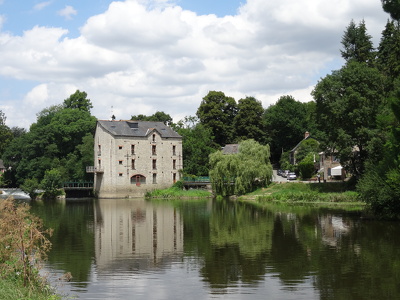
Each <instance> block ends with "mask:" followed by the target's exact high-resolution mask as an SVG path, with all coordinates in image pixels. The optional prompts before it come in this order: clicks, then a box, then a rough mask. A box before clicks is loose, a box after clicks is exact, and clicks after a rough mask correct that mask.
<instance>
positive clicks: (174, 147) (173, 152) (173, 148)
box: [172, 145, 176, 155]
mask: <svg viewBox="0 0 400 300" xmlns="http://www.w3.org/2000/svg"><path fill="white" fill-rule="evenodd" d="M172 155H176V146H175V145H173V146H172Z"/></svg>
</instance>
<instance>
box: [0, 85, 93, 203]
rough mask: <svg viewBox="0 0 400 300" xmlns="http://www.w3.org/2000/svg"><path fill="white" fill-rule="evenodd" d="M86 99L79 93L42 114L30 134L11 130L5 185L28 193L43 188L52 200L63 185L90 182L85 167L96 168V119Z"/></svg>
mask: <svg viewBox="0 0 400 300" xmlns="http://www.w3.org/2000/svg"><path fill="white" fill-rule="evenodd" d="M86 97H87V94H86V93H85V92H80V91H79V90H78V91H76V92H75V93H74V94H72V95H71V96H70V97H69V98H68V99H65V100H64V102H63V103H62V104H60V105H55V106H51V107H49V108H46V109H44V110H42V111H41V112H39V113H38V114H37V121H36V123H33V124H32V125H31V126H30V129H29V131H28V132H23V131H17V130H10V131H11V133H12V138H11V139H10V140H11V141H9V142H8V143H7V145H6V146H5V147H4V150H3V152H2V153H1V154H2V158H3V160H4V165H5V166H6V167H7V168H8V169H7V171H6V172H5V173H4V175H3V176H2V177H1V178H2V179H1V180H2V184H3V185H6V186H11V187H15V186H23V187H24V189H25V190H27V191H28V192H29V193H33V192H34V191H35V190H36V189H37V188H39V187H41V188H44V189H45V190H46V191H48V192H49V193H50V195H49V196H52V195H51V194H53V193H56V191H57V189H58V188H59V187H60V185H61V183H62V182H64V181H82V180H90V179H91V178H90V177H88V175H87V174H86V169H85V167H86V166H88V165H93V134H94V130H95V126H96V118H95V117H94V116H92V115H91V114H90V109H91V108H92V104H91V102H90V100H89V99H87V98H86ZM3 130H7V127H6V126H5V125H3ZM13 132H20V134H19V135H16V134H13Z"/></svg>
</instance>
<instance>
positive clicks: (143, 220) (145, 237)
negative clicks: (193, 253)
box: [94, 199, 183, 272]
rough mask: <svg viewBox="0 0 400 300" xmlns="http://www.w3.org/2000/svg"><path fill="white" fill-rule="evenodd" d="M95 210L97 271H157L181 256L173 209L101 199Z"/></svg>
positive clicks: (177, 217)
mask: <svg viewBox="0 0 400 300" xmlns="http://www.w3.org/2000/svg"><path fill="white" fill-rule="evenodd" d="M95 206H96V207H95V210H94V211H95V247H96V248H95V249H96V265H97V268H98V271H100V272H101V270H102V269H107V272H109V271H110V268H113V269H118V270H121V269H122V270H129V271H134V270H142V271H143V270H145V269H153V268H158V267H161V266H162V265H163V264H165V263H167V262H169V261H171V259H172V258H173V257H176V255H180V254H182V253H183V222H182V220H181V216H180V214H179V213H178V212H177V211H176V209H174V208H173V207H171V206H155V205H152V204H151V203H149V202H147V201H145V200H143V199H137V200H132V199H127V200H126V201H121V200H118V201H115V200H113V199H101V200H98V201H96V204H95Z"/></svg>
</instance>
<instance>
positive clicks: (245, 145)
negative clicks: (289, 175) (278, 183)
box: [210, 140, 272, 196]
mask: <svg viewBox="0 0 400 300" xmlns="http://www.w3.org/2000/svg"><path fill="white" fill-rule="evenodd" d="M269 157H270V152H269V146H268V145H265V146H263V145H260V144H259V143H257V142H256V141H254V140H246V141H242V142H240V143H239V153H237V154H223V153H222V151H217V152H214V153H212V154H211V155H210V179H211V182H212V186H213V190H214V191H215V192H216V194H218V195H222V196H230V195H243V194H245V193H248V192H251V191H253V190H254V189H256V188H258V187H263V186H267V185H268V184H269V183H270V182H271V178H272V165H271V163H270V161H269Z"/></svg>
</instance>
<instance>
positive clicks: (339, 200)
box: [236, 182, 365, 210]
mask: <svg viewBox="0 0 400 300" xmlns="http://www.w3.org/2000/svg"><path fill="white" fill-rule="evenodd" d="M236 200H237V201H241V202H247V203H253V204H255V205H257V206H264V205H268V204H287V205H314V206H325V207H339V206H340V207H347V208H348V209H360V210H361V209H363V208H364V207H365V203H364V202H362V201H360V200H359V195H358V193H357V192H355V191H354V190H353V188H352V186H351V185H350V184H349V183H347V182H330V183H302V182H288V183H272V184H271V185H270V186H269V187H267V188H262V189H258V190H256V191H254V192H253V193H250V194H247V195H243V196H240V197H237V198H236Z"/></svg>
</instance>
